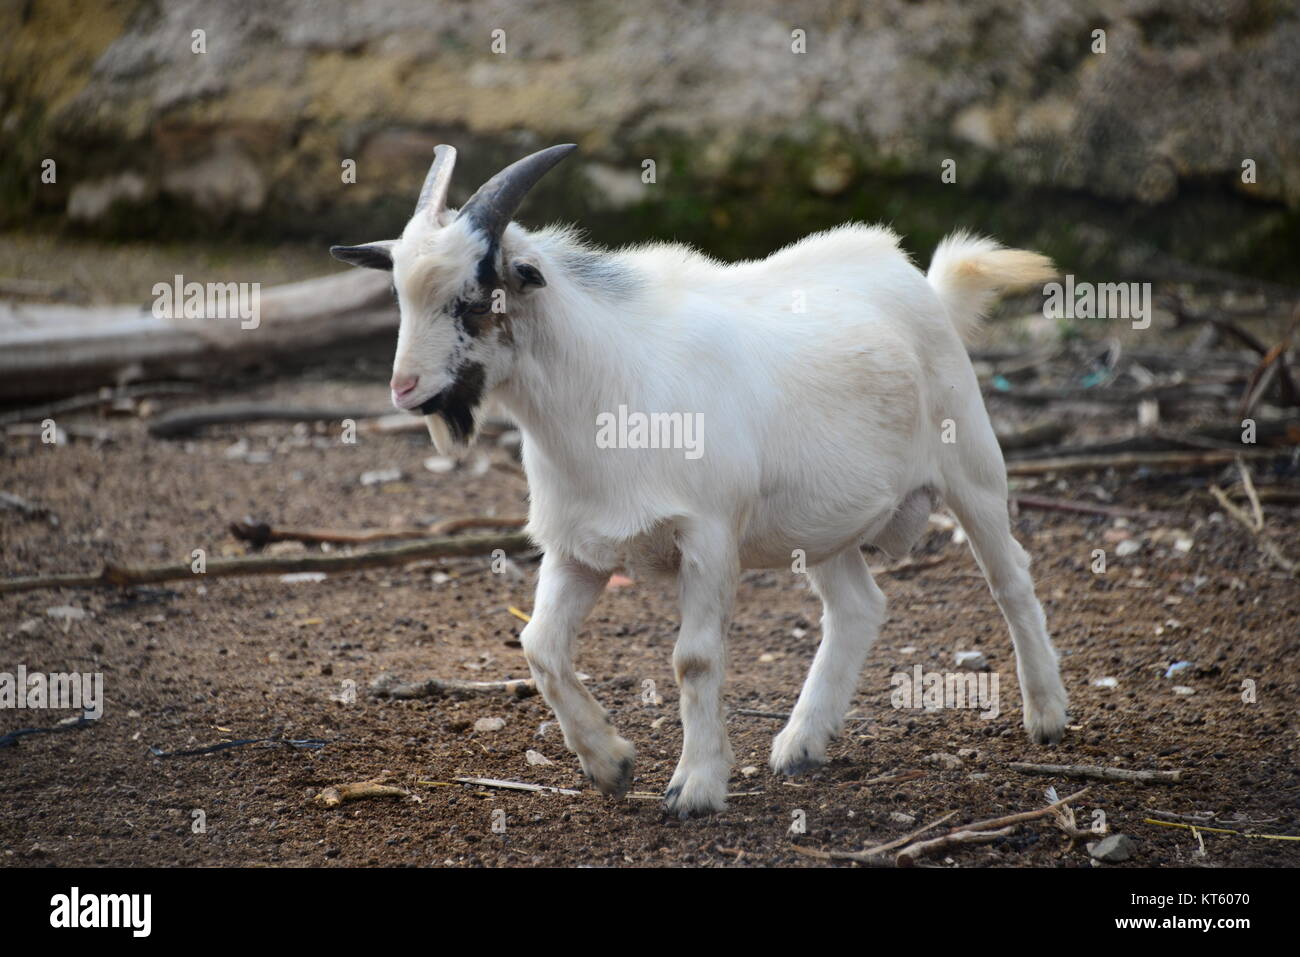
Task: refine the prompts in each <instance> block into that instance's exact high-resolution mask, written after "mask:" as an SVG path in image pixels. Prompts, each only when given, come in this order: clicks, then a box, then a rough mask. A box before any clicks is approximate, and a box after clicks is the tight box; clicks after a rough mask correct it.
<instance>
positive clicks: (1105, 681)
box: [1092, 677, 1119, 688]
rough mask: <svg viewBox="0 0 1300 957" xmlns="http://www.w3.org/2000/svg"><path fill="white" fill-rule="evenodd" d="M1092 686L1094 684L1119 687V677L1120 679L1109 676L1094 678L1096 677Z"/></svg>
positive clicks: (1095, 686) (1102, 686)
mask: <svg viewBox="0 0 1300 957" xmlns="http://www.w3.org/2000/svg"><path fill="white" fill-rule="evenodd" d="M1092 686H1093V687H1094V688H1118V687H1119V679H1118V678H1109V677H1107V678H1094V679H1092Z"/></svg>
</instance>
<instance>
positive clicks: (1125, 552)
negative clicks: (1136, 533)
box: [1115, 538, 1142, 558]
mask: <svg viewBox="0 0 1300 957" xmlns="http://www.w3.org/2000/svg"><path fill="white" fill-rule="evenodd" d="M1140 551H1142V540H1141V539H1139V538H1126V539H1124V541H1122V542H1120V543H1119V544H1118V545H1116V546H1115V554H1116V555H1118V556H1119V557H1120V558H1127V557H1128V556H1129V555H1134V554H1136V553H1137V552H1140Z"/></svg>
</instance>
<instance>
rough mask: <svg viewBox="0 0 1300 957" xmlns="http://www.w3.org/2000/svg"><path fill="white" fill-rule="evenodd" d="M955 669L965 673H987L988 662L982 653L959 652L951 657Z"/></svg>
mask: <svg viewBox="0 0 1300 957" xmlns="http://www.w3.org/2000/svg"><path fill="white" fill-rule="evenodd" d="M953 660H954V661H955V662H956V664H957V667H958V668H961V669H963V670H965V671H988V670H989V660H988V659H987V658H985V657H984V652H982V651H959V652H957V653H956V654H955V655H953Z"/></svg>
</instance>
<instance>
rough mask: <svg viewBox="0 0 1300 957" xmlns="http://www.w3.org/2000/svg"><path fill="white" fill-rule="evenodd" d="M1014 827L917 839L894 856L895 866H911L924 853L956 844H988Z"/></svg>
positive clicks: (959, 832) (957, 832)
mask: <svg viewBox="0 0 1300 957" xmlns="http://www.w3.org/2000/svg"><path fill="white" fill-rule="evenodd" d="M1014 830H1015V828H1014V827H1004V828H1002V829H1001V830H997V831H956V832H954V833H951V834H945V835H943V836H942V837H936V838H934V839H933V840H929V841H918V842H917V843H915V844H913V845H911V846H910V847H905V848H903V849H902V850H901V851H899V852H898V854H897V855H896V856H895V857H894V866H895V867H912V866H913V865H915V864H916V862H917V859H918V858H920V857H923V856H924V855H926V854H933V853H934V852H935V851H942V850H947V849H948V848H950V847H955V846H956V845H958V844H988V843H989V842H990V841H996V840H997V839H998V838H1000V837H1006V836H1007V835H1008V834H1010V833H1011V832H1012V831H1014Z"/></svg>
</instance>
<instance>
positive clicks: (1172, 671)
mask: <svg viewBox="0 0 1300 957" xmlns="http://www.w3.org/2000/svg"><path fill="white" fill-rule="evenodd" d="M1190 667H1192V663H1191V662H1190V661H1176V662H1174V663H1173V664H1172V665H1170V666H1169V667H1168V668H1167V669H1165V677H1166V678H1172V677H1173V676H1174V675H1176V674H1178V672H1180V671H1186V670H1187V669H1188V668H1190Z"/></svg>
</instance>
